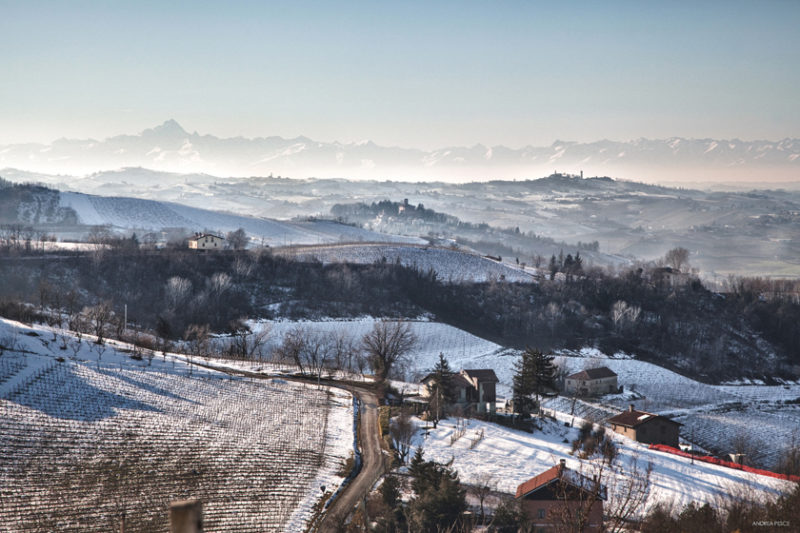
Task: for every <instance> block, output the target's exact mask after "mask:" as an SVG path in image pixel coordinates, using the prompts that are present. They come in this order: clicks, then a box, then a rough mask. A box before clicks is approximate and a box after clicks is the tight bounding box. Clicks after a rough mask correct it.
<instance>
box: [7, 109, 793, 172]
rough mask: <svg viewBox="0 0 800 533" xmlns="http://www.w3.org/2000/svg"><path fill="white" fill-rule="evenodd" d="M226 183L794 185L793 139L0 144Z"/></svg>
mask: <svg viewBox="0 0 800 533" xmlns="http://www.w3.org/2000/svg"><path fill="white" fill-rule="evenodd" d="M137 166H138V167H145V168H151V169H155V170H162V171H170V172H183V173H187V172H203V173H209V174H214V175H218V176H219V175H226V176H268V175H270V174H272V175H283V176H289V177H294V178H305V177H323V178H326V177H343V178H371V179H411V180H420V179H426V180H430V179H444V180H458V181H465V180H485V179H517V178H531V177H538V176H540V175H547V174H549V173H550V172H552V171H554V170H558V171H565V172H571V173H576V174H577V173H579V172H580V171H581V170H584V171H585V172H586V175H612V176H615V177H621V178H626V179H636V180H643V181H652V180H660V179H668V180H671V181H697V180H702V181H713V180H722V179H725V180H728V181H735V180H740V179H749V180H758V179H769V180H771V181H781V180H794V179H797V178H800V139H796V138H794V139H792V138H787V139H783V140H780V141H741V140H738V139H733V140H713V139H684V138H678V137H675V138H670V139H657V140H649V139H637V140H633V141H624V142H620V141H609V140H602V141H596V142H591V143H578V142H562V141H556V142H554V143H553V144H552V145H550V146H545V147H534V146H525V147H523V148H519V149H513V148H508V147H505V146H492V147H488V146H484V145H481V144H477V145H475V146H471V147H450V148H442V149H439V150H432V151H425V150H419V149H413V148H398V147H385V146H378V145H376V144H374V143H372V142H370V141H367V142H359V143H347V144H344V143H339V142H318V141H314V140H312V139H309V138H306V137H296V138H293V139H285V138H282V137H259V138H253V139H248V138H243V137H233V138H219V137H215V136H213V135H200V134H198V133H197V132H194V133H189V132H187V131H186V130H184V129H183V128H182V127H181V125H180V124H178V123H177V122H176V121H175V120H167V121H166V122H164V123H163V124H161V125H160V126H157V127H155V128H151V129H146V130H144V131H142V132H141V133H139V134H137V135H118V136H114V137H109V138H107V139H105V140H102V141H98V140H94V139H84V140H70V139H58V140H56V141H54V142H53V143H51V144H35V143H27V144H11V145H3V146H0V167H14V168H19V169H23V170H30V171H37V172H49V173H60V174H65V173H66V174H88V173H91V172H97V171H100V170H108V169H116V168H120V167H137Z"/></svg>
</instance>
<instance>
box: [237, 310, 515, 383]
mask: <svg viewBox="0 0 800 533" xmlns="http://www.w3.org/2000/svg"><path fill="white" fill-rule="evenodd" d="M378 321H379V319H376V318H372V317H365V318H362V319H358V320H323V321H299V322H295V321H289V320H281V321H262V322H254V323H250V325H251V327H252V328H253V329H254V330H256V331H261V330H263V329H267V330H268V331H269V336H268V341H267V346H266V350H265V352H267V353H269V352H270V351H271V350H272V349H274V348H275V347H277V346H278V345H279V344H280V343H281V341H282V339H283V336H284V335H285V334H286V333H287V332H289V331H291V330H293V329H294V328H302V329H303V330H304V331H305V332H307V333H309V334H319V335H332V336H339V335H344V336H346V337H348V338H349V339H350V340H351V341H353V342H355V343H360V342H361V339H362V338H363V337H364V335H365V334H367V333H369V332H370V331H372V328H373V327H374V325H375V323H376V322H378ZM408 324H409V325H410V327H411V331H412V332H413V333H414V335H415V336H416V337H417V342H416V344H415V345H414V347H413V349H412V351H411V353H410V354H409V355H408V357H407V359H406V361H405V363H404V365H403V369H402V370H403V373H404V375H405V379H406V380H407V381H409V382H411V383H407V386H408V387H409V388H410V389H414V388H415V385H414V383H413V382H415V381H417V380H418V379H419V378H421V377H423V376H424V375H425V374H427V373H428V371H430V370H431V369H432V368H433V366H434V365H435V364H436V362H437V361H438V360H439V353H444V354H445V356H446V357H447V359H448V361H449V363H450V366H451V368H453V369H454V370H461V369H462V368H495V367H496V366H497V362H498V361H504V362H505V361H507V362H508V364H509V365H510V364H511V363H512V362H513V359H514V357H513V355H515V354H516V352H515V351H513V350H508V349H506V348H503V347H502V346H500V345H498V344H495V343H493V342H490V341H487V340H485V339H482V338H480V337H476V336H475V335H471V334H469V333H467V332H466V331H463V330H461V329H458V328H455V327H453V326H449V325H447V324H442V323H441V322H429V321H425V320H409V321H408ZM508 368H511V367H510V366H508ZM498 376H499V375H498ZM506 378H507V379H508V380H509V381H508V383H510V379H511V374H508V375H507V376H506ZM503 379H504V378H503V377H500V380H501V381H503ZM509 390H510V389H509ZM407 392H412V391H411V390H409V391H407Z"/></svg>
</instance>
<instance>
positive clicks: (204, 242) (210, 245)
mask: <svg viewBox="0 0 800 533" xmlns="http://www.w3.org/2000/svg"><path fill="white" fill-rule="evenodd" d="M224 247H225V239H223V238H222V237H220V236H218V235H213V234H211V233H196V234H195V235H194V236H193V237H189V249H191V250H222V249H223V248H224Z"/></svg>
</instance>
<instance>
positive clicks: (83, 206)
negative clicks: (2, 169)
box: [60, 192, 424, 246]
mask: <svg viewBox="0 0 800 533" xmlns="http://www.w3.org/2000/svg"><path fill="white" fill-rule="evenodd" d="M60 206H61V207H70V208H72V209H73V210H74V211H75V212H76V213H77V215H78V220H79V221H80V223H82V224H87V225H110V226H111V227H113V228H114V229H121V230H134V231H135V230H139V231H141V230H147V231H156V230H164V229H168V228H185V229H186V230H189V231H202V230H206V229H209V230H212V231H220V232H228V231H233V230H236V229H238V228H244V230H245V232H247V234H248V236H250V237H251V238H252V239H253V240H254V242H255V243H258V244H268V245H270V246H282V245H288V244H320V243H331V242H352V241H367V242H402V243H422V242H424V241H423V240H422V239H419V238H416V237H403V236H398V235H384V234H381V233H376V232H373V231H369V230H364V229H361V228H356V227H353V226H348V225H345V224H338V223H336V222H332V221H326V220H309V221H301V222H284V221H278V220H271V219H266V218H252V217H245V216H239V215H235V214H229V213H220V212H217V211H210V210H207V209H198V208H196V207H188V206H185V205H181V204H176V203H169V202H158V201H155V200H142V199H138V198H120V197H105V196H93V195H88V194H81V193H72V192H62V193H61V201H60ZM208 207H209V208H213V207H214V200H213V198H209V200H208Z"/></svg>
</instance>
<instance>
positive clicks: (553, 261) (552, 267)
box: [548, 254, 558, 281]
mask: <svg viewBox="0 0 800 533" xmlns="http://www.w3.org/2000/svg"><path fill="white" fill-rule="evenodd" d="M548 269H549V270H550V281H552V280H554V279H556V272H558V263H557V262H556V256H555V254H553V255H551V256H550V266H549V267H548Z"/></svg>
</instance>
